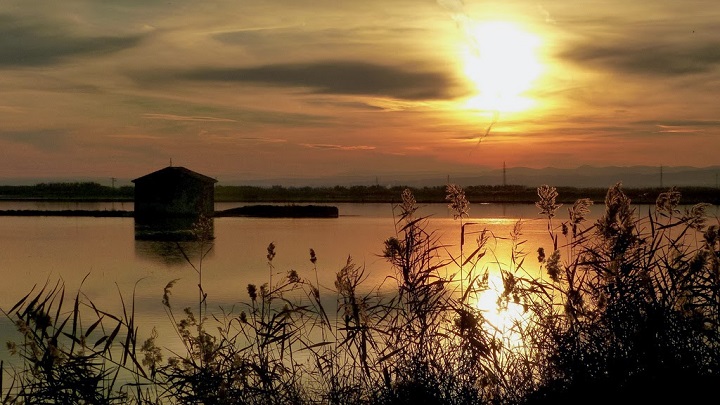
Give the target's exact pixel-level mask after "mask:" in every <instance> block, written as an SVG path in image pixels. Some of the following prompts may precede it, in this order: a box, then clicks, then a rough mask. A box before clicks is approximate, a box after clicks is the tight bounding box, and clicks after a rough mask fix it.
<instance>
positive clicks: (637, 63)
mask: <svg viewBox="0 0 720 405" xmlns="http://www.w3.org/2000/svg"><path fill="white" fill-rule="evenodd" d="M562 56H563V57H564V58H566V59H569V60H571V61H573V62H575V63H579V64H583V65H588V66H594V67H597V68H599V69H605V70H611V71H615V72H622V73H630V74H637V75H652V76H684V75H691V74H698V73H707V72H711V71H713V70H715V69H717V68H718V67H720V41H703V40H699V41H697V42H696V41H693V42H688V41H683V42H679V41H678V42H674V43H673V42H662V43H658V42H657V41H653V40H650V39H649V40H648V41H638V40H627V39H625V38H623V40H622V41H616V42H614V43H609V42H607V43H603V41H600V42H599V43H598V41H595V40H594V41H593V42H591V43H584V44H581V45H577V46H575V47H573V48H572V49H571V50H568V51H566V52H564V53H563V54H562Z"/></svg>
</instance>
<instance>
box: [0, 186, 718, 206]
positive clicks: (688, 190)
mask: <svg viewBox="0 0 720 405" xmlns="http://www.w3.org/2000/svg"><path fill="white" fill-rule="evenodd" d="M611 186H613V185H612V184H610V185H608V187H611ZM405 188H407V187H405V186H394V187H384V186H379V185H372V186H339V185H338V186H332V187H284V186H279V185H276V186H272V187H259V186H216V187H215V201H217V202H233V201H242V202H286V203H300V202H329V203H342V202H358V203H394V202H399V198H398V196H399V195H401V194H402V191H403V190H404V189H405ZM409 189H410V190H411V191H412V192H413V195H414V196H415V198H416V199H417V202H419V203H442V202H444V201H445V195H446V190H445V186H433V187H409ZM557 190H558V193H559V195H560V197H559V200H558V201H559V202H561V203H572V202H573V201H575V200H577V199H578V198H590V199H591V200H593V201H594V202H596V203H603V202H604V198H605V194H606V193H607V190H608V188H599V187H598V188H582V187H557ZM676 190H677V191H679V192H681V193H682V196H683V201H682V202H683V203H685V204H694V203H698V202H704V203H709V204H716V205H720V189H718V188H713V187H677V188H676ZM134 191H135V189H134V187H133V186H121V187H109V186H103V185H101V184H99V183H95V182H77V183H40V184H36V185H33V186H0V199H3V200H20V199H24V200H27V199H37V200H84V201H92V200H95V201H132V200H133V199H134ZM665 191H667V189H661V188H658V187H655V188H634V189H625V192H626V194H627V196H628V197H629V198H630V199H631V200H632V201H633V202H634V203H638V204H654V203H655V198H656V196H657V195H658V194H660V193H662V192H665ZM465 194H466V196H467V198H468V199H469V200H470V201H472V202H497V203H532V202H534V201H536V200H537V188H536V187H529V186H521V185H504V186H501V185H494V186H491V185H475V186H467V187H465Z"/></svg>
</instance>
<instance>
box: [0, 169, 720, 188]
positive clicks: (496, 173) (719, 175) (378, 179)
mask: <svg viewBox="0 0 720 405" xmlns="http://www.w3.org/2000/svg"><path fill="white" fill-rule="evenodd" d="M204 174H206V175H208V176H210V177H214V176H215V174H214V173H204ZM217 179H218V185H224V186H235V185H247V186H262V187H269V186H274V185H279V186H284V187H305V186H309V187H319V186H336V185H339V186H354V185H360V186H369V185H376V184H377V185H382V186H411V187H424V186H429V187H431V186H442V185H445V184H447V183H448V181H449V182H452V183H455V184H459V185H461V186H463V187H466V186H472V185H502V184H507V185H521V186H529V187H537V186H539V185H542V184H548V185H552V186H555V187H562V186H569V187H602V188H605V187H610V186H612V185H614V184H615V183H617V182H622V183H623V186H624V187H631V188H644V187H663V188H669V187H671V186H678V187H714V188H719V187H720V166H710V167H702V168H698V167H689V166H675V167H662V168H661V167H659V166H626V167H615V166H609V167H593V166H580V167H577V168H574V169H558V168H552V167H547V168H542V169H533V168H528V167H508V168H506V169H505V170H504V173H503V169H490V168H476V169H472V170H470V169H464V170H462V171H460V172H454V173H453V172H451V173H436V172H435V173H431V172H425V173H417V172H412V173H410V172H408V173H362V174H359V173H352V174H347V175H342V176H327V177H300V176H298V177H276V178H264V179H258V178H254V179H250V178H243V177H240V176H232V175H223V176H221V177H217ZM110 180H111V179H109V178H93V177H82V178H72V179H68V178H35V179H27V178H26V179H0V185H34V184H38V183H54V182H86V181H91V182H97V183H100V184H102V185H111V181H110ZM130 180H131V178H127V179H124V178H121V177H119V178H117V179H115V183H114V185H117V186H122V185H132V183H130Z"/></svg>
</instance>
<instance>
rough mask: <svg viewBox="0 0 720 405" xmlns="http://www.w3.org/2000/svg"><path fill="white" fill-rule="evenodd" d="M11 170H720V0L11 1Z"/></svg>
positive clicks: (6, 108)
mask: <svg viewBox="0 0 720 405" xmlns="http://www.w3.org/2000/svg"><path fill="white" fill-rule="evenodd" d="M0 92H1V93H0V94H2V97H0V123H1V124H0V150H1V151H2V154H1V155H0V182H2V181H3V180H6V181H9V180H10V179H14V180H17V179H27V180H28V181H30V179H36V178H64V179H72V178H87V177H96V178H105V179H108V178H110V177H116V178H119V179H132V178H135V177H140V176H142V175H144V174H147V173H149V172H151V171H154V170H158V169H160V168H162V167H165V166H167V165H168V164H169V162H170V160H171V159H172V162H173V165H176V166H185V167H187V168H190V169H193V170H196V171H199V172H201V173H203V174H206V175H208V176H212V177H215V178H217V179H218V180H219V181H220V184H238V183H242V181H243V180H252V179H265V178H304V177H308V178H309V177H325V176H337V177H338V178H342V177H343V176H345V177H347V176H368V177H375V176H387V175H390V174H398V173H400V174H414V173H417V174H418V175H425V174H428V173H435V174H437V173H440V174H446V173H448V174H449V173H472V172H474V171H481V170H484V169H488V168H490V169H497V168H500V167H502V165H503V162H505V164H506V165H507V166H508V167H514V166H526V167H534V168H542V167H558V168H573V167H577V166H580V165H594V166H609V165H615V166H633V165H650V166H659V165H665V166H685V165H687V166H697V167H706V166H713V165H718V164H720V3H718V2H716V1H712V0H683V1H678V0H653V1H645V0H643V1H641V0H607V1H589V0H553V1H552V2H538V1H524V0H523V1H518V0H504V1H471V0H467V1H465V2H461V1H459V0H384V1H377V0H363V1H345V0H333V1H329V0H274V1H271V0H265V1H263V0H255V1H242V0H227V1H225V0H221V1H197V0H176V1H154V0H118V1H107V0H63V1H57V2H52V1H35V0H19V1H16V0H3V1H2V2H0Z"/></svg>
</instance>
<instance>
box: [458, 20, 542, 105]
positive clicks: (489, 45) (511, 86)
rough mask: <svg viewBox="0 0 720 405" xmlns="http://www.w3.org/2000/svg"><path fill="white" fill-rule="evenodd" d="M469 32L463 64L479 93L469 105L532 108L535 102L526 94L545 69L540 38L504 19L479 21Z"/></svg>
mask: <svg viewBox="0 0 720 405" xmlns="http://www.w3.org/2000/svg"><path fill="white" fill-rule="evenodd" d="M466 34H467V44H466V46H465V49H464V50H463V66H464V71H465V75H466V76H467V77H468V79H469V80H470V81H471V82H472V83H473V85H474V86H475V91H476V92H477V94H476V96H473V97H471V98H470V99H469V100H468V102H467V105H468V107H471V108H476V109H483V110H490V111H495V112H519V111H524V110H527V109H529V108H531V107H532V106H533V105H534V101H533V100H531V99H530V98H528V97H527V96H526V95H525V94H524V93H526V92H527V91H528V90H530V89H531V88H532V85H533V82H534V81H535V80H536V79H537V78H538V76H540V74H541V73H542V70H543V69H542V65H541V63H540V61H539V59H538V56H537V49H538V48H539V46H540V43H541V41H540V38H539V37H538V36H537V35H534V34H531V33H529V32H527V31H525V30H523V29H522V28H520V27H519V26H518V25H515V24H513V23H509V22H501V21H492V22H482V23H477V24H475V25H473V26H470V27H468V29H467V32H466Z"/></svg>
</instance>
